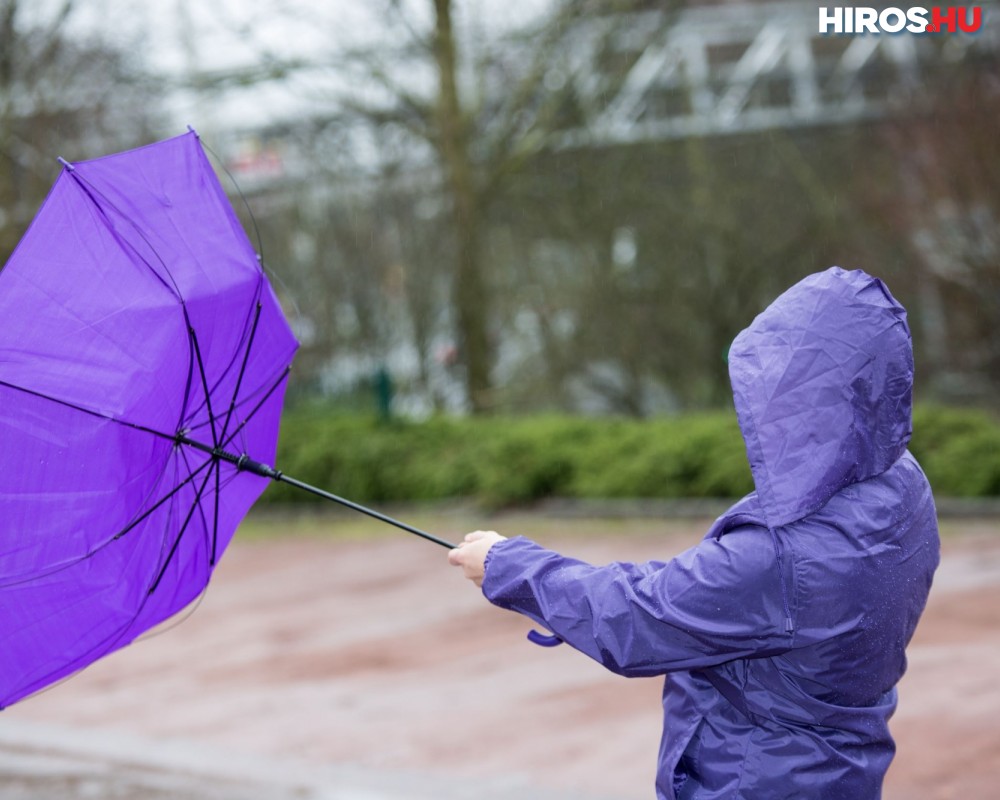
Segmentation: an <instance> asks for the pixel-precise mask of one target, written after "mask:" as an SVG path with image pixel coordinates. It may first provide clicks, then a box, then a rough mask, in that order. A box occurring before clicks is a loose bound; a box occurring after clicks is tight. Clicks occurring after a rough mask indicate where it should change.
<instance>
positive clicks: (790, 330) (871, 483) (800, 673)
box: [483, 268, 939, 800]
mask: <svg viewBox="0 0 1000 800" xmlns="http://www.w3.org/2000/svg"><path fill="white" fill-rule="evenodd" d="M729 371H730V379H731V381H732V386H733V395H734V398H735V402H736V411H737V415H738V417H739V422H740V428H741V430H742V432H743V438H744V440H745V442H746V448H747V455H748V457H749V460H750V466H751V470H752V472H753V477H754V484H755V486H756V491H755V492H753V493H752V494H750V495H748V496H747V497H745V498H743V499H742V500H740V501H739V502H738V503H736V505H734V506H733V507H732V508H730V509H729V510H728V511H727V512H726V513H725V514H724V515H723V516H721V517H720V518H719V519H718V520H716V522H715V523H714V525H712V527H711V529H710V530H709V531H708V534H707V535H706V536H705V538H704V540H703V541H702V542H701V543H700V544H698V545H697V546H695V547H693V548H691V549H689V550H687V551H686V552H684V553H682V554H680V555H679V556H677V557H676V558H674V559H672V560H671V561H667V562H649V563H645V564H627V563H617V564H611V565H608V566H604V567H595V566H591V565H589V564H585V563H582V562H580V561H575V560H572V559H569V558H564V557H563V556H561V555H558V554H557V553H553V552H551V551H549V550H545V549H543V548H542V547H539V546H538V545H537V544H534V543H533V542H531V541H529V540H527V539H524V538H521V537H517V538H513V539H509V540H507V541H503V542H500V543H499V544H497V545H495V546H494V547H493V548H491V549H490V552H489V555H488V558H487V564H486V576H485V580H484V583H483V592H484V593H485V595H486V596H487V598H488V599H489V600H490V601H492V602H493V603H495V604H496V605H499V606H502V607H504V608H509V609H512V610H515V611H519V612H521V613H523V614H526V615H527V616H529V617H531V618H532V619H534V620H536V621H537V622H539V623H541V624H543V625H545V626H546V627H548V628H549V629H551V630H552V631H553V632H554V633H556V634H557V635H558V636H559V637H561V638H562V639H563V640H564V641H566V642H568V643H569V644H571V645H572V646H573V647H575V648H577V649H578V650H580V651H582V652H584V653H585V654H587V655H589V656H590V657H592V658H594V659H596V660H597V661H599V662H601V663H602V664H604V666H606V667H607V668H608V669H610V670H612V671H614V672H617V673H619V674H622V675H626V676H649V675H664V674H665V675H666V681H665V686H664V691H663V707H664V714H665V722H664V733H663V739H662V742H661V746H660V762H659V770H658V775H657V782H656V791H657V797H658V798H660V799H661V800H668V799H670V800H672V799H673V798H678V800H689V799H693V798H697V799H698V800H708V799H709V798H713V799H715V798H727V800H733V799H734V798H759V799H760V800H779V799H780V798H810V799H811V800H820V799H821V798H829V799H831V800H832V798H843V800H870V799H871V798H877V797H879V795H880V793H881V786H882V780H883V777H884V775H885V772H886V769H887V768H888V766H889V762H890V761H891V760H892V756H893V752H894V745H893V740H892V737H891V735H890V733H889V728H888V720H889V717H890V716H891V715H892V713H893V711H894V709H895V707H896V689H895V686H896V683H897V682H898V681H899V679H900V677H901V676H902V675H903V672H904V670H905V669H906V656H905V654H904V649H905V647H906V644H907V642H909V640H910V637H911V636H912V634H913V631H914V628H915V627H916V624H917V620H918V619H919V617H920V614H921V612H922V611H923V608H924V604H925V602H926V600H927V593H928V591H929V590H930V586H931V578H932V576H933V573H934V570H935V568H936V566H937V564H938V560H939V547H938V544H939V543H938V532H937V522H936V515H935V510H934V501H933V497H932V495H931V489H930V486H929V485H928V483H927V480H926V478H925V477H924V474H923V472H922V471H921V469H920V467H919V465H918V464H917V462H916V461H915V460H914V458H913V456H911V455H910V454H909V453H908V452H907V450H906V445H907V442H908V441H909V438H910V432H911V422H910V407H911V387H912V378H913V357H912V349H911V342H910V334H909V329H908V327H907V324H906V312H905V311H904V309H903V308H902V307H901V306H900V305H899V304H898V303H897V302H896V301H895V300H894V299H893V297H892V296H891V295H890V294H889V291H888V289H887V288H886V287H885V285H884V284H883V283H882V282H881V281H879V280H877V279H875V278H872V277H870V276H869V275H866V274H865V273H864V272H861V271H853V272H847V271H844V270H841V269H839V268H832V269H829V270H827V271H826V272H822V273H818V274H816V275H812V276H810V277H808V278H806V279H805V280H803V281H801V282H800V283H798V284H796V285H795V286H793V287H792V288H791V289H789V290H788V291H787V292H785V293H784V294H783V295H781V296H780V297H779V298H778V299H777V300H776V301H775V302H774V303H773V304H772V305H771V306H769V307H768V308H767V309H766V310H765V311H764V312H763V313H761V314H760V315H759V316H758V317H757V318H756V319H755V320H754V322H753V324H752V325H751V326H750V327H749V328H747V329H746V330H745V331H743V332H742V333H741V334H740V335H739V336H738V337H737V338H736V340H735V342H734V343H733V346H732V349H731V351H730V356H729Z"/></svg>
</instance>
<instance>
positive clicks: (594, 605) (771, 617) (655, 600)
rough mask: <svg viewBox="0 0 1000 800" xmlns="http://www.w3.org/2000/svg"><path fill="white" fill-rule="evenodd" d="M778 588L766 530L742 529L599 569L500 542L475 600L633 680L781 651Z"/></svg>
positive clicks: (786, 642) (517, 541)
mask: <svg viewBox="0 0 1000 800" xmlns="http://www.w3.org/2000/svg"><path fill="white" fill-rule="evenodd" d="M779 581H780V579H779V573H778V562H777V560H776V559H775V556H774V551H773V549H772V548H771V545H770V539H769V534H768V532H767V531H766V530H765V529H763V528H758V527H755V526H745V527H740V528H736V529H734V530H732V531H730V532H728V533H727V534H726V535H725V536H721V537H719V538H714V537H713V538H707V539H705V540H703V541H702V542H701V543H700V544H699V545H697V546H695V547H693V548H691V549H689V550H687V551H685V552H683V553H681V554H680V555H678V556H677V557H676V558H674V559H672V560H671V561H666V562H662V561H650V562H647V563H642V564H632V563H613V564H609V565H607V566H600V567H597V566H592V565H590V564H587V563H584V562H582V561H577V560H574V559H571V558H566V557H565V556H562V555H560V554H558V553H555V552H553V551H551V550H547V549H545V548H543V547H541V546H539V545H538V544H535V543H534V542H532V541H530V540H528V539H525V538H523V537H515V538H513V539H507V540H504V541H502V542H499V543H497V544H496V545H494V546H493V547H492V548H490V551H489V553H488V556H487V561H486V573H485V577H484V581H483V594H484V595H486V597H487V599H488V600H490V602H492V603H494V604H495V605H498V606H500V607H501V608H506V609H510V610H512V611H517V612H519V613H521V614H524V615H526V616H528V617H530V618H531V619H533V620H535V621H536V622H538V623H539V624H541V625H544V626H545V627H546V628H548V629H549V630H551V631H552V632H553V633H555V634H556V635H557V636H559V637H560V638H561V639H562V640H563V641H565V642H567V643H568V644H570V645H572V646H573V647H574V648H576V649H577V650H580V651H581V652H583V653H585V654H586V655H588V656H590V657H591V658H593V659H595V660H596V661H598V662H600V663H601V664H603V665H604V666H605V667H607V668H608V669H609V670H611V671H612V672H616V673H618V674H620V675H625V676H629V677H639V676H649V675H660V674H663V673H666V672H670V671H672V670H689V669H699V668H703V667H708V666H713V665H716V664H720V663H723V662H725V661H729V660H731V659H734V658H742V657H750V656H767V655H777V654H779V653H781V652H784V651H786V650H788V649H789V647H790V638H791V634H789V633H787V632H786V630H785V626H784V624H783V620H784V617H785V614H784V612H783V610H782V599H781V591H780V582H779Z"/></svg>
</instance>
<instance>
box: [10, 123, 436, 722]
mask: <svg viewBox="0 0 1000 800" xmlns="http://www.w3.org/2000/svg"><path fill="white" fill-rule="evenodd" d="M63 164H64V167H65V169H64V170H63V172H62V173H61V175H60V176H59V178H58V179H57V181H56V183H55V185H54V186H53V188H52V190H51V192H50V194H49V196H48V198H47V199H46V201H45V203H44V204H43V206H42V208H41V210H40V211H39V213H38V215H37V216H36V218H35V220H34V221H33V223H32V225H31V227H30V228H29V230H28V232H27V233H26V234H25V236H24V238H23V239H22V241H21V242H20V244H19V245H18V247H17V249H16V250H15V252H14V254H13V255H12V256H11V258H10V260H9V261H8V263H7V264H6V266H5V267H4V268H3V270H2V271H0V320H2V325H0V707H3V706H6V705H9V704H11V703H13V702H15V701H16V700H19V699H21V698H23V697H25V696H27V695H29V694H31V693H33V692H35V691H38V690H39V689H41V688H43V687H45V686H47V685H49V684H51V683H53V682H55V681H58V680H59V679H61V678H63V677H65V676H67V675H70V674H72V673H74V672H76V671H77V670H79V669H81V668H83V667H85V666H86V665H88V664H90V663H91V662H93V661H95V660H96V659H98V658H100V657H102V656H104V655H106V654H107V653H110V652H112V651H114V650H116V649H119V648H121V647H123V646H124V645H126V644H128V643H129V642H131V641H132V640H134V639H135V638H136V637H137V636H139V635H140V634H141V633H143V632H144V631H146V630H148V629H149V628H151V627H153V626H155V625H157V624H158V623H160V622H162V621H163V620H165V619H167V618H169V617H171V616H173V615H174V614H176V613H177V612H178V611H180V610H181V609H183V608H184V607H185V606H187V605H188V604H189V603H191V601H192V600H194V599H196V598H197V597H198V596H199V595H200V594H201V593H202V592H203V590H204V589H205V587H206V585H207V583H208V580H209V578H210V576H211V573H212V571H213V569H214V567H215V565H216V563H217V561H218V559H219V557H220V556H221V555H222V553H223V551H224V550H225V549H226V546H227V545H228V544H229V542H230V540H231V538H232V536H233V533H234V532H235V530H236V527H237V525H238V524H239V522H240V520H241V519H242V518H243V516H244V514H245V513H246V512H247V511H248V510H249V508H250V506H251V505H252V504H253V502H254V501H255V500H256V499H257V497H258V496H259V495H260V494H261V492H262V491H263V490H264V488H265V487H266V485H267V481H266V480H261V477H262V476H263V477H265V478H271V479H282V478H284V479H285V480H288V482H290V483H294V484H296V485H299V486H301V487H302V488H306V489H309V490H310V491H315V492H317V493H319V494H323V495H324V496H328V497H329V498H330V499H333V500H337V501H338V502H344V503H345V504H348V505H352V506H353V504H350V503H349V502H348V501H343V500H342V499H341V498H337V497H336V496H335V495H328V494H327V493H325V492H322V491H320V490H316V489H314V488H313V487H309V486H306V485H304V484H300V483H299V482H297V481H294V480H292V479H288V478H285V477H284V476H282V475H281V473H280V472H278V471H277V470H274V469H272V468H270V467H269V466H266V464H270V463H273V458H274V455H275V449H276V445H277V438H278V425H279V417H280V413H281V405H282V399H283V395H284V390H285V384H286V379H287V376H288V372H289V368H290V365H291V362H292V358H293V356H294V353H295V350H296V347H297V343H296V341H295V338H294V336H293V335H292V332H291V330H290V328H289V326H288V324H287V322H286V320H285V318H284V316H283V315H282V312H281V309H280V307H279V305H278V302H277V300H276V298H275V295H274V292H273V291H272V289H271V286H270V284H269V283H268V281H267V279H266V277H265V275H264V273H263V271H262V268H261V264H260V263H259V260H258V258H257V254H256V252H255V251H254V248H253V247H252V245H251V244H250V242H249V240H248V239H247V237H246V235H245V234H244V232H243V230H242V228H241V226H240V224H239V221H238V220H237V218H236V215H235V213H234V212H233V210H232V207H231V206H230V204H229V201H228V200H227V198H226V196H225V193H224V192H223V190H222V188H221V186H220V185H219V182H218V180H217V179H216V176H215V173H214V171H213V169H212V167H211V165H210V163H209V162H208V159H207V158H206V156H205V154H204V152H203V150H202V146H201V143H200V141H199V139H198V136H197V135H196V134H195V133H194V131H191V132H189V133H187V134H185V135H183V136H179V137H176V138H173V139H169V140H167V141H164V142H160V143H157V144H154V145H150V146H147V147H144V148H140V149H138V150H133V151H130V152H126V153H121V154H117V155H113V156H108V157H105V158H101V159H96V160H93V161H85V162H79V163H75V164H69V163H67V162H63ZM264 462H266V464H265V463H264ZM354 507H356V508H358V509H359V510H362V511H365V512H366V513H372V514H373V515H375V516H379V517H380V518H382V517H381V515H377V514H375V512H369V511H368V510H367V509H364V508H363V507H358V506H354ZM384 519H385V521H388V522H392V523H393V524H398V525H399V526H400V527H404V528H407V529H409V527H408V526H404V525H402V524H401V523H396V522H395V521H394V520H391V519H390V518H384ZM413 532H416V533H420V534H421V535H425V536H427V538H432V539H433V538H434V537H430V536H429V535H426V534H423V532H420V531H417V530H415V529H413ZM435 541H439V543H440V544H447V543H446V542H443V541H440V540H436V539H435Z"/></svg>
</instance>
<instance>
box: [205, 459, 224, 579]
mask: <svg viewBox="0 0 1000 800" xmlns="http://www.w3.org/2000/svg"><path fill="white" fill-rule="evenodd" d="M221 476H222V462H221V461H218V460H217V461H216V462H215V513H214V516H213V518H212V554H211V557H210V558H209V560H208V565H209V566H210V567H214V566H215V558H216V550H217V548H218V544H219V497H220V496H221V494H222V487H221V486H220V484H221V482H222V478H221Z"/></svg>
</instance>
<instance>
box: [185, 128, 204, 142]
mask: <svg viewBox="0 0 1000 800" xmlns="http://www.w3.org/2000/svg"><path fill="white" fill-rule="evenodd" d="M187 129H188V131H190V132H191V133H193V134H194V136H195V138H196V139H200V138H201V137H200V136H199V135H198V131H196V130H195V129H194V127H193V126H192V125H188V126H187Z"/></svg>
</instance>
